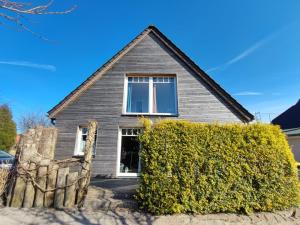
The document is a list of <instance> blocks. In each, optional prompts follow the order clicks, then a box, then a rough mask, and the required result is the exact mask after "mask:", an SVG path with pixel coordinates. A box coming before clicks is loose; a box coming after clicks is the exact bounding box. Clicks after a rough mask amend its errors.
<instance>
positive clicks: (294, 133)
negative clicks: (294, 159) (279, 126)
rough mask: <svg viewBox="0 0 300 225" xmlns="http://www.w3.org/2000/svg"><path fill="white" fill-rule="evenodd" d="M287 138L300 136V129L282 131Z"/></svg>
mask: <svg viewBox="0 0 300 225" xmlns="http://www.w3.org/2000/svg"><path fill="white" fill-rule="evenodd" d="M283 132H284V133H285V134H286V135H287V136H300V127H297V128H292V129H287V130H283Z"/></svg>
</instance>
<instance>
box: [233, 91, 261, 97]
mask: <svg viewBox="0 0 300 225" xmlns="http://www.w3.org/2000/svg"><path fill="white" fill-rule="evenodd" d="M233 95H234V96H259V95H263V93H261V92H254V91H242V92H238V93H235V94H233Z"/></svg>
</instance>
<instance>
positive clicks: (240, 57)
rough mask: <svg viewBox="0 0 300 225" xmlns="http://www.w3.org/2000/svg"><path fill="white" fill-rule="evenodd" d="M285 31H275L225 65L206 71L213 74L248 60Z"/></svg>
mask: <svg viewBox="0 0 300 225" xmlns="http://www.w3.org/2000/svg"><path fill="white" fill-rule="evenodd" d="M284 29H285V27H284V28H283V29H280V30H278V31H275V32H273V33H271V34H270V35H268V36H267V37H265V38H263V39H260V40H259V41H257V42H255V43H254V44H253V45H251V46H250V47H248V48H247V49H245V50H244V51H242V52H241V53H240V54H238V55H237V56H235V57H233V58H232V59H230V60H228V61H227V62H225V63H223V64H221V65H219V66H216V67H212V68H209V69H208V70H206V71H207V72H212V71H215V70H220V69H226V68H227V67H228V66H230V65H232V64H235V63H237V62H239V61H241V60H242V59H244V58H246V57H247V56H249V55H251V54H252V53H253V52H255V51H256V50H258V49H259V48H261V47H262V46H264V45H265V44H267V43H268V42H269V41H271V40H272V39H273V38H275V37H276V36H277V35H278V34H280V33H281V32H282V31H283V30H284Z"/></svg>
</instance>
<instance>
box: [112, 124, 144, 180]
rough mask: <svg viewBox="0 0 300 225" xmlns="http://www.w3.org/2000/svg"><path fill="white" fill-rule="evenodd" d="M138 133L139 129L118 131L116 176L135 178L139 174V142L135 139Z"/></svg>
mask: <svg viewBox="0 0 300 225" xmlns="http://www.w3.org/2000/svg"><path fill="white" fill-rule="evenodd" d="M140 132H141V129H139V128H125V129H120V133H119V138H120V139H119V142H120V143H119V154H118V168H117V170H118V175H121V176H122V175H124V176H137V175H138V173H139V172H140V156H139V151H140V142H139V141H138V138H137V136H138V135H139V134H140Z"/></svg>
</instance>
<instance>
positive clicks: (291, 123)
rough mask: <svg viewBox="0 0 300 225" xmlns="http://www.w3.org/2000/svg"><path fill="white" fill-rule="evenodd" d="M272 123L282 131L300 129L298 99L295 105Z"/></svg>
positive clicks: (299, 101) (299, 105)
mask: <svg viewBox="0 0 300 225" xmlns="http://www.w3.org/2000/svg"><path fill="white" fill-rule="evenodd" d="M272 123H273V124H277V125H280V127H281V129H284V130H285V129H291V128H297V127H300V99H299V100H298V102H297V103H296V104H295V105H293V106H292V107H290V108H288V109H287V110H286V111H284V112H283V113H281V114H280V115H279V116H277V117H276V118H275V119H273V120H272Z"/></svg>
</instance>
